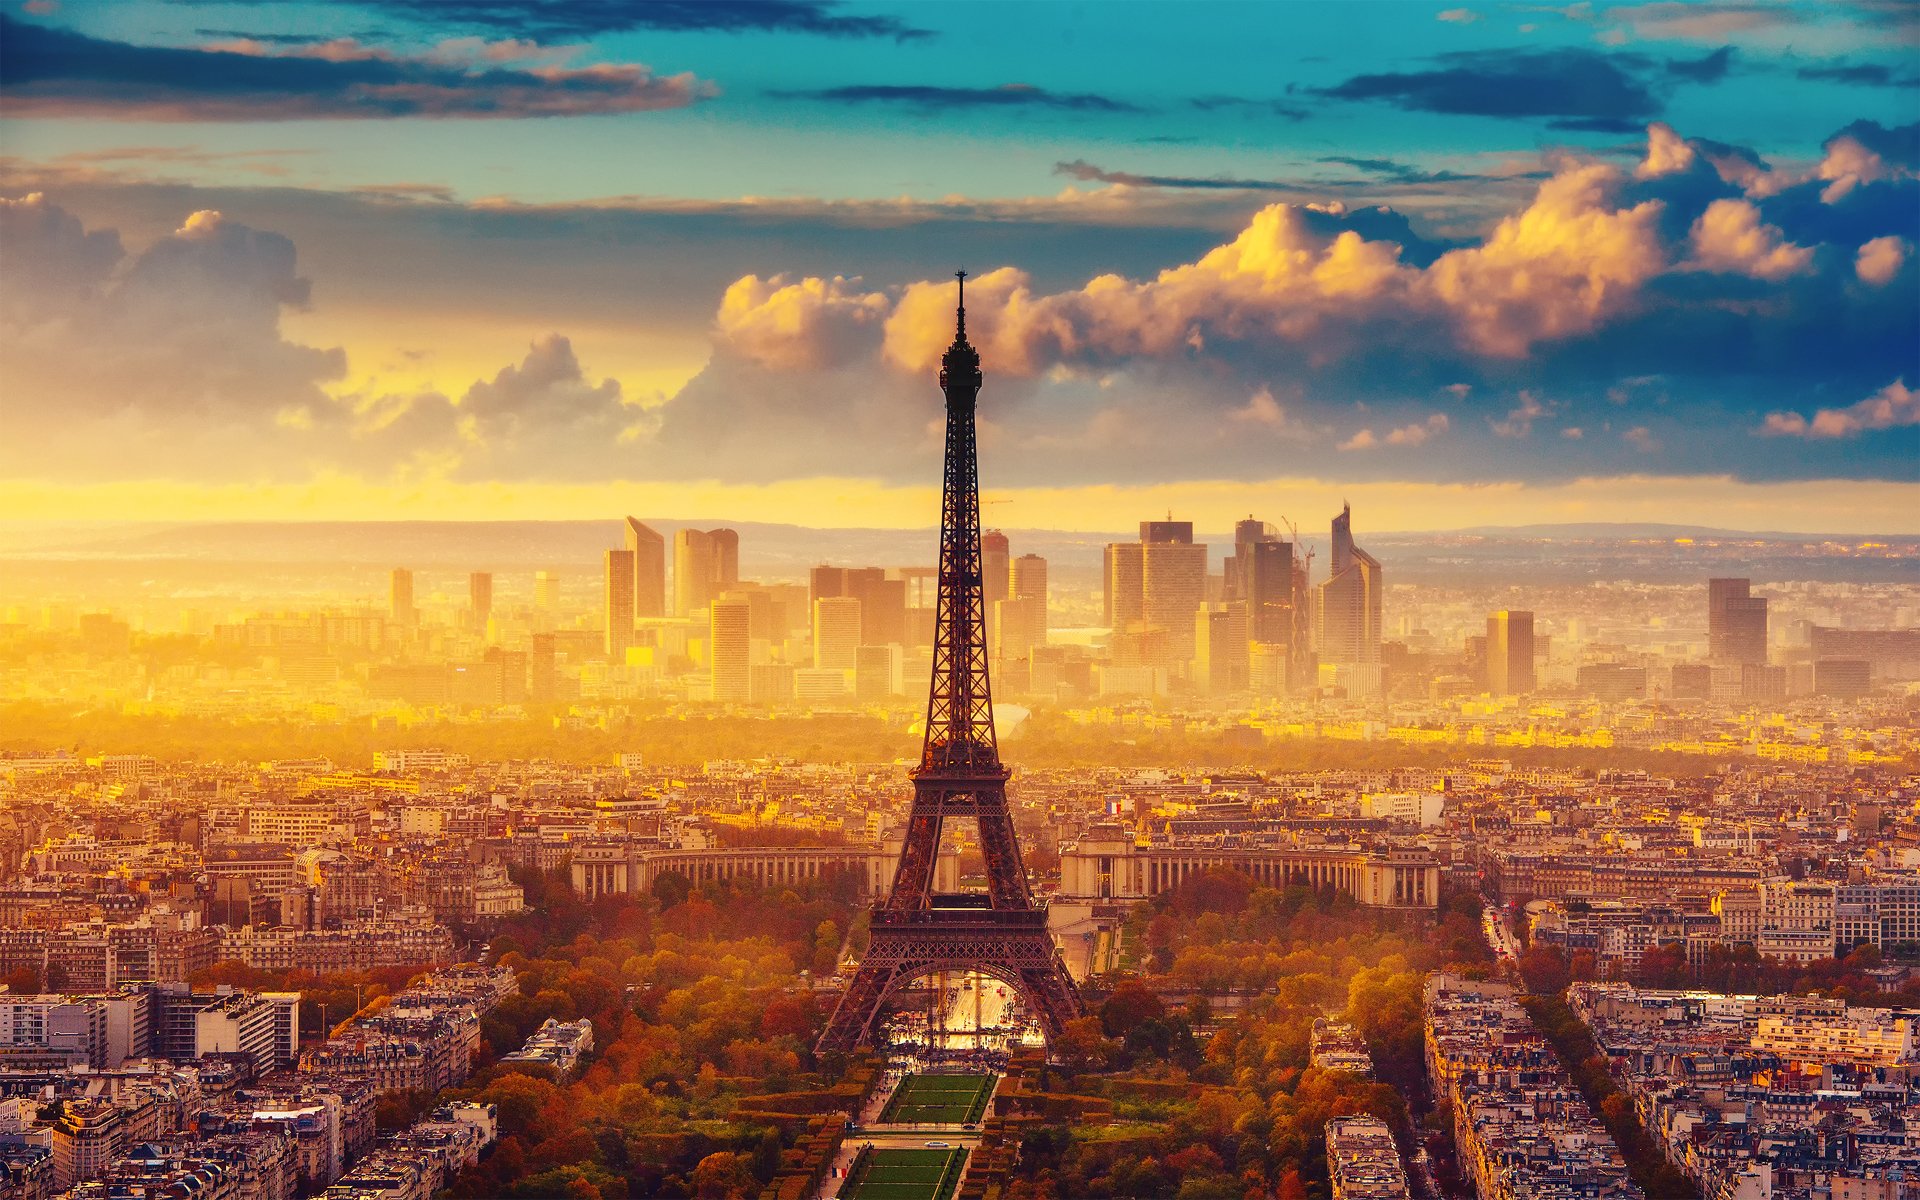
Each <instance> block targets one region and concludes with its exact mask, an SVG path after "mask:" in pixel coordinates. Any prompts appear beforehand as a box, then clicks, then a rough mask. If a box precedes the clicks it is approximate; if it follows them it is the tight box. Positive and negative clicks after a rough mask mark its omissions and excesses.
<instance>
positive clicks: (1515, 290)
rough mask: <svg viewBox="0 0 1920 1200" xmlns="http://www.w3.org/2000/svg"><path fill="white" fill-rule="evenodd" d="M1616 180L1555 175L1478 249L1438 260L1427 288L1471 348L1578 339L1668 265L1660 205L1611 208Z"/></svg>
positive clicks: (1603, 175) (1601, 173) (1584, 171)
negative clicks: (1457, 323) (1449, 312)
mask: <svg viewBox="0 0 1920 1200" xmlns="http://www.w3.org/2000/svg"><path fill="white" fill-rule="evenodd" d="M1620 183H1621V179H1620V174H1619V172H1618V170H1616V169H1615V168H1613V167H1611V166H1607V165H1605V164H1597V163H1596V164H1592V165H1588V166H1581V167H1576V168H1573V169H1571V170H1568V171H1564V172H1562V173H1561V174H1559V175H1557V176H1555V177H1554V178H1553V179H1551V180H1548V181H1547V182H1546V183H1544V184H1542V185H1541V187H1540V192H1539V194H1538V195H1537V196H1536V197H1535V198H1534V202H1533V204H1532V205H1530V206H1529V207H1528V208H1527V209H1526V211H1524V212H1522V213H1520V214H1519V215H1517V216H1512V217H1508V218H1506V219H1505V220H1503V221H1501V222H1500V224H1499V225H1498V226H1496V227H1495V229H1494V231H1493V234H1492V235H1491V236H1490V237H1488V238H1487V240H1486V241H1485V243H1483V244H1482V245H1480V246H1475V247H1470V248H1466V249H1461V250H1455V251H1452V252H1451V253H1448V254H1446V255H1443V256H1441V258H1440V260H1439V261H1438V262H1436V263H1435V264H1434V265H1433V269H1432V276H1433V287H1434V291H1435V293H1436V294H1437V295H1438V296H1439V298H1440V299H1441V300H1442V301H1443V302H1445V303H1446V304H1447V305H1448V306H1449V307H1450V308H1452V309H1453V310H1454V311H1455V312H1456V313H1457V314H1458V316H1459V319H1460V321H1461V324H1462V326H1463V329H1464V330H1465V332H1466V335H1467V337H1468V338H1469V339H1470V340H1471V342H1472V343H1473V344H1474V345H1475V346H1477V347H1478V348H1479V349H1481V350H1483V351H1484V352H1486V353H1488V354H1493V355H1499V356H1506V357H1517V356H1519V355H1522V354H1525V353H1526V352H1527V349H1528V348H1529V347H1530V346H1532V345H1533V344H1535V343H1536V342H1540V341H1544V340H1548V339H1555V338H1563V337H1568V336H1571V335H1575V334H1580V333H1585V332H1587V331H1589V330H1591V329H1593V328H1595V327H1596V326H1598V325H1599V324H1600V323H1602V322H1604V321H1606V320H1608V319H1610V318H1612V317H1614V316H1616V315H1618V314H1619V313H1621V312H1622V311H1624V310H1626V309H1627V308H1628V307H1629V306H1630V305H1631V304H1632V302H1633V300H1634V298H1635V292H1636V289H1637V288H1638V287H1639V286H1640V285H1641V284H1643V283H1645V282H1646V281H1647V280H1648V279H1650V278H1652V277H1653V276H1654V275H1655V274H1657V273H1659V272H1660V271H1661V270H1662V269H1663V268H1664V267H1665V266H1666V265H1667V255H1666V252H1665V249H1664V247H1663V246H1662V245H1661V241H1660V233H1659V217H1660V211H1661V205H1660V203H1659V202H1658V201H1651V200H1650V201H1644V202H1642V203H1640V204H1636V205H1633V206H1632V207H1630V208H1615V207H1614V206H1613V197H1614V194H1615V193H1616V191H1617V190H1618V188H1619V186H1620Z"/></svg>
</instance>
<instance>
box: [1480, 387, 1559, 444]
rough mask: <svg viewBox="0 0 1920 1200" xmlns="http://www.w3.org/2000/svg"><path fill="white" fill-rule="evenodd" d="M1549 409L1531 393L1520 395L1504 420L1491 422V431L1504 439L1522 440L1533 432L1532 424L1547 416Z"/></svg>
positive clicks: (1523, 392)
mask: <svg viewBox="0 0 1920 1200" xmlns="http://www.w3.org/2000/svg"><path fill="white" fill-rule="evenodd" d="M1550 411H1551V409H1549V408H1548V406H1547V405H1545V404H1542V403H1541V402H1540V397H1539V396H1537V395H1535V394H1534V393H1533V392H1531V391H1522V392H1521V393H1520V403H1519V404H1516V405H1515V406H1514V407H1513V409H1512V410H1511V411H1510V412H1508V413H1507V415H1506V418H1505V419H1504V420H1499V421H1495V422H1493V431H1494V432H1495V433H1496V434H1498V435H1500V436H1501V437H1504V438H1523V437H1526V436H1527V435H1528V434H1530V433H1532V432H1533V423H1534V422H1535V421H1536V420H1538V419H1540V418H1541V417H1544V416H1546V415H1547V413H1548V412H1550Z"/></svg>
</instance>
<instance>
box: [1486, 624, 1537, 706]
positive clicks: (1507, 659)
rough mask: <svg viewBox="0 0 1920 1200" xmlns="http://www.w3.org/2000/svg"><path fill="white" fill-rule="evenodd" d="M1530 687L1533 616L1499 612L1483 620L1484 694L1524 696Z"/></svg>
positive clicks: (1532, 684) (1531, 686) (1531, 688)
mask: <svg viewBox="0 0 1920 1200" xmlns="http://www.w3.org/2000/svg"><path fill="white" fill-rule="evenodd" d="M1533 687H1534V679H1533V614H1532V613H1530V612H1523V611H1521V610H1518V609H1502V610H1500V611H1499V612H1497V613H1492V614H1490V615H1489V616H1488V617H1487V690H1488V691H1489V692H1492V693H1493V694H1494V695H1496V696H1524V695H1526V694H1527V693H1528V692H1531V691H1532V690H1533Z"/></svg>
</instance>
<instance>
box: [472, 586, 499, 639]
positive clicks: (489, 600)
mask: <svg viewBox="0 0 1920 1200" xmlns="http://www.w3.org/2000/svg"><path fill="white" fill-rule="evenodd" d="M467 619H468V621H470V622H471V623H472V625H473V631H474V632H475V633H477V634H479V635H480V636H481V637H485V636H486V633H487V622H489V621H491V620H492V619H493V574H492V572H490V571H475V572H473V573H472V574H471V575H468V576H467Z"/></svg>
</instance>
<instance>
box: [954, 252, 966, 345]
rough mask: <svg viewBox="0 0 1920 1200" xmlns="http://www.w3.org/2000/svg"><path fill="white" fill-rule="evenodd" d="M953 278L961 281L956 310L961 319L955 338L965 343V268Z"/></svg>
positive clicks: (955, 273) (956, 272)
mask: <svg viewBox="0 0 1920 1200" xmlns="http://www.w3.org/2000/svg"><path fill="white" fill-rule="evenodd" d="M953 277H954V278H955V279H958V280H959V281H960V302H959V304H958V306H957V308H956V314H957V316H958V317H959V333H958V334H957V335H955V336H957V337H958V338H959V340H960V341H963V342H964V341H966V340H967V272H966V270H965V268H962V269H960V270H958V271H955V272H954V273H953Z"/></svg>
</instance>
